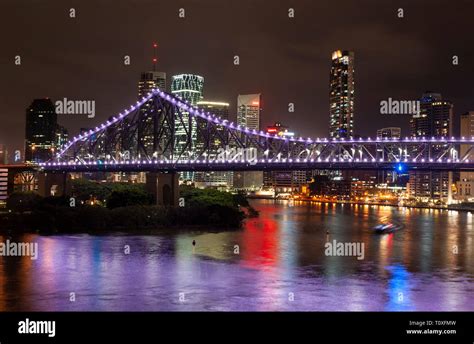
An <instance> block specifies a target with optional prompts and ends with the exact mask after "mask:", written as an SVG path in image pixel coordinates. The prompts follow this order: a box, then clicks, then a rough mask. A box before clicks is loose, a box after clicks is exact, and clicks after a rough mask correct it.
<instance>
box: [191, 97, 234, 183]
mask: <svg viewBox="0 0 474 344" xmlns="http://www.w3.org/2000/svg"><path fill="white" fill-rule="evenodd" d="M196 105H197V106H198V107H199V108H200V109H202V110H204V111H205V112H206V113H207V112H209V113H211V114H213V115H216V116H217V117H219V118H221V119H223V120H228V119H229V103H226V102H218V101H207V100H202V101H198V102H197V104H196ZM207 124H208V122H207V121H206V120H204V119H201V118H198V119H197V126H198V127H201V128H202V129H204V130H205V128H206V127H207ZM216 130H217V132H219V131H223V127H222V126H218V127H217V129H216ZM203 132H205V131H203ZM220 148H222V149H225V148H226V147H225V145H224V143H223V142H222V141H221V140H220V139H219V138H218V137H216V138H215V139H214V140H213V141H211V142H209V147H207V143H206V138H205V137H198V138H197V143H196V149H197V151H198V154H199V152H202V151H205V154H206V155H209V158H210V159H215V158H216V157H217V155H218V153H219V149H220ZM194 181H195V184H196V186H197V187H217V188H222V189H227V188H230V187H232V184H233V172H232V171H208V172H196V173H195V174H194Z"/></svg>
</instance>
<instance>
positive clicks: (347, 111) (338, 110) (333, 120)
mask: <svg viewBox="0 0 474 344" xmlns="http://www.w3.org/2000/svg"><path fill="white" fill-rule="evenodd" d="M331 61H332V63H331V74H330V76H329V104H330V108H329V116H330V118H329V136H330V137H331V138H341V137H353V136H354V53H353V52H351V51H346V50H343V51H341V50H336V51H334V52H333V53H332V60H331Z"/></svg>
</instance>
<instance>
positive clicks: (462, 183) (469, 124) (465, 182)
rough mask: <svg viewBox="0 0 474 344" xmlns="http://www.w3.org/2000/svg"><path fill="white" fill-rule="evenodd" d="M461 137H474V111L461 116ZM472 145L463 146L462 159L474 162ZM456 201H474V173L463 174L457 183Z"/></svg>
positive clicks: (460, 153)
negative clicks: (471, 150)
mask: <svg viewBox="0 0 474 344" xmlns="http://www.w3.org/2000/svg"><path fill="white" fill-rule="evenodd" d="M460 134H461V137H465V138H472V137H474V111H468V112H466V113H463V114H462V115H461V125H460ZM470 148H471V146H470V145H466V144H463V145H461V147H460V150H459V156H460V158H464V157H465V156H466V154H467V157H466V159H469V160H474V153H471V152H469V149H470ZM456 193H457V194H456V199H458V200H462V201H474V172H461V173H460V174H459V181H458V182H457V183H456Z"/></svg>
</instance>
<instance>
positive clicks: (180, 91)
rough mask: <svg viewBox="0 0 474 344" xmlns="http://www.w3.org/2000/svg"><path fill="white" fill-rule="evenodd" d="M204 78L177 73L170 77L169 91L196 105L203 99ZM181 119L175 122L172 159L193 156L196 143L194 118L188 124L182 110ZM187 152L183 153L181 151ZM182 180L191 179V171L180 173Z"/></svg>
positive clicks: (192, 176) (185, 158) (187, 114)
mask: <svg viewBox="0 0 474 344" xmlns="http://www.w3.org/2000/svg"><path fill="white" fill-rule="evenodd" d="M203 89H204V78H203V77H202V76H199V75H194V74H178V75H173V76H172V77H171V93H172V94H173V95H174V96H176V97H178V98H181V99H182V100H184V101H187V102H189V103H190V104H191V105H194V106H196V105H197V103H198V102H199V101H201V100H202V99H203ZM182 116H183V121H176V122H175V142H174V144H175V153H174V154H175V156H174V159H175V160H177V159H180V160H181V159H184V160H187V159H189V158H193V156H194V153H195V149H196V143H197V135H196V124H197V122H196V119H195V118H194V117H193V118H192V120H191V123H190V124H189V120H188V118H189V117H188V116H189V113H187V112H182ZM189 131H191V142H189V143H188V142H187V141H188V140H187V132H189ZM184 150H185V152H187V153H183V151H184ZM184 154H186V155H184ZM180 177H181V179H182V180H184V181H193V180H194V173H193V172H183V173H181V175H180Z"/></svg>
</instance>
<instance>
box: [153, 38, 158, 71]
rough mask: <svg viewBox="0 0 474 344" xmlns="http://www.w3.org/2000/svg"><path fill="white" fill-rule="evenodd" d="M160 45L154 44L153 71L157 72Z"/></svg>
mask: <svg viewBox="0 0 474 344" xmlns="http://www.w3.org/2000/svg"><path fill="white" fill-rule="evenodd" d="M157 51H158V43H156V42H155V43H153V71H154V72H156V63H157V62H158V53H157Z"/></svg>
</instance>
